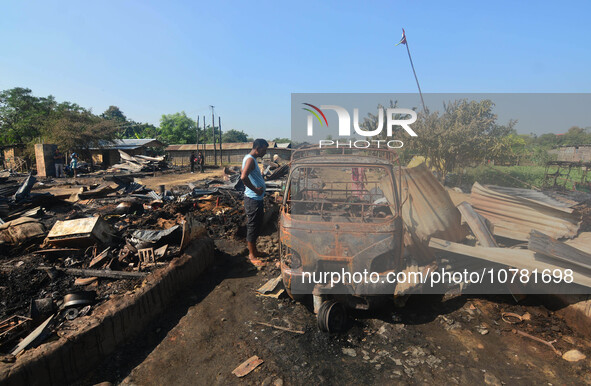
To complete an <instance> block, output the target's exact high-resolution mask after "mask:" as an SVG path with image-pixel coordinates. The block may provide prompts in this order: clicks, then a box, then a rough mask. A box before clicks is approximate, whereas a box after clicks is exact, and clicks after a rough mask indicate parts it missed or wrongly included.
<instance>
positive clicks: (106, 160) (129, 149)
mask: <svg viewBox="0 0 591 386" xmlns="http://www.w3.org/2000/svg"><path fill="white" fill-rule="evenodd" d="M162 148H164V144H163V143H162V142H160V141H158V140H157V139H154V138H145V139H135V138H132V139H117V140H115V141H114V142H107V141H105V142H103V143H101V144H100V145H99V147H96V148H92V149H90V154H91V156H92V162H93V163H94V164H102V165H103V167H107V166H111V165H114V164H117V163H119V162H121V157H120V155H119V150H122V151H124V152H125V153H127V154H129V155H132V156H135V155H149V156H153V155H155V154H154V153H155V151H153V150H152V149H162Z"/></svg>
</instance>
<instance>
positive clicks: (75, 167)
mask: <svg viewBox="0 0 591 386" xmlns="http://www.w3.org/2000/svg"><path fill="white" fill-rule="evenodd" d="M70 168H72V171H73V172H74V178H76V177H78V154H76V153H72V160H71V161H70Z"/></svg>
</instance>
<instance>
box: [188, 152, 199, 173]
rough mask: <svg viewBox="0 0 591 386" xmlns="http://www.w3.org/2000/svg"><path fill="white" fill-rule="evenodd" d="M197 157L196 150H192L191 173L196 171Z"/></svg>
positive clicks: (190, 159)
mask: <svg viewBox="0 0 591 386" xmlns="http://www.w3.org/2000/svg"><path fill="white" fill-rule="evenodd" d="M196 160H197V158H196V157H195V152H194V151H193V152H191V157H190V158H189V162H190V163H191V173H195V161H196Z"/></svg>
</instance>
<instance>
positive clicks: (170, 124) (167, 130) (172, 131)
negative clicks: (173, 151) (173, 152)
mask: <svg viewBox="0 0 591 386" xmlns="http://www.w3.org/2000/svg"><path fill="white" fill-rule="evenodd" d="M196 130H197V124H196V123H195V121H193V120H192V119H191V118H189V117H188V116H187V114H185V112H184V111H182V112H180V113H175V114H168V115H162V118H160V138H161V139H162V141H163V142H165V143H167V144H186V143H195V142H196V141H197V131H196Z"/></svg>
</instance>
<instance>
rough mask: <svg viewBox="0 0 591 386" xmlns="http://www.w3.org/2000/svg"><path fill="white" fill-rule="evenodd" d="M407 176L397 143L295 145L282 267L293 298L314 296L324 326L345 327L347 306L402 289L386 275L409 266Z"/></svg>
mask: <svg viewBox="0 0 591 386" xmlns="http://www.w3.org/2000/svg"><path fill="white" fill-rule="evenodd" d="M400 180H401V168H400V166H399V163H398V156H397V154H396V152H395V151H393V150H390V149H371V148H370V149H363V150H359V149H336V148H323V149H320V148H306V149H300V150H296V151H294V152H293V154H292V162H291V170H290V174H289V177H288V180H287V186H286V191H285V194H284V197H283V204H282V206H281V210H280V220H279V221H280V224H279V229H280V241H281V245H280V253H281V273H282V279H283V283H284V285H285V288H286V290H287V293H288V294H289V295H290V296H291V297H292V298H293V299H295V300H296V301H309V300H310V297H312V304H313V306H314V312H315V313H316V314H317V318H318V326H319V328H320V329H321V330H323V331H328V332H330V331H338V330H339V329H340V328H342V326H343V323H344V321H345V320H346V318H347V315H346V313H347V309H348V308H356V309H367V308H369V305H370V304H371V302H372V299H376V298H378V297H382V298H383V296H384V295H389V296H393V295H394V294H395V290H396V284H395V283H392V282H390V281H389V280H387V279H388V278H387V275H388V273H389V272H398V271H400V270H403V269H405V266H406V263H405V261H404V259H403V236H404V228H403V220H402V213H401V206H402V204H403V201H404V198H403V197H401V196H402V195H403V190H402V189H401V184H400ZM337 274H338V277H337ZM364 274H365V277H364ZM370 274H371V277H370V276H369V275H370ZM335 279H338V280H335Z"/></svg>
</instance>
